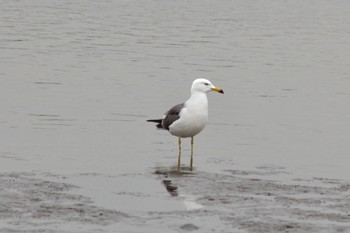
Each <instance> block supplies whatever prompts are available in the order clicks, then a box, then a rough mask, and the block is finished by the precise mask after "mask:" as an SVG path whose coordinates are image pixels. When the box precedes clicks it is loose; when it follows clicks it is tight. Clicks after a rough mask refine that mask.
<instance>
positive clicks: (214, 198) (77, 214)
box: [0, 167, 350, 233]
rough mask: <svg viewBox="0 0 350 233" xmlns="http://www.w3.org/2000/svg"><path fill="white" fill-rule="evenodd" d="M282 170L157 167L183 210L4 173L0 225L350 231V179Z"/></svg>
mask: <svg viewBox="0 0 350 233" xmlns="http://www.w3.org/2000/svg"><path fill="white" fill-rule="evenodd" d="M281 174H282V175H286V171H285V170H284V169H283V168H281V167H277V168H276V167H261V168H258V169H257V170H256V171H242V170H228V171H225V172H224V173H223V174H215V173H206V172H186V171H183V172H180V173H178V172H177V171H172V170H169V169H165V168H164V169H158V170H155V172H154V174H148V175H149V176H151V177H153V178H154V179H156V180H158V183H159V186H158V188H159V189H164V190H166V191H167V192H168V195H169V198H174V199H176V200H177V201H178V202H179V203H183V205H184V207H183V209H182V210H181V209H177V210H171V211H166V210H160V211H146V210H145V209H144V207H140V208H139V210H138V211H133V212H130V211H129V213H128V211H127V210H126V211H125V212H123V211H118V210H115V209H114V208H111V209H109V208H102V207H100V206H97V205H95V203H94V201H93V200H91V198H89V197H87V196H84V195H81V194H77V193H79V189H80V188H81V187H79V186H76V185H72V184H69V183H66V182H65V181H66V180H67V179H68V180H69V178H67V177H60V176H57V175H53V174H36V173H2V174H1V176H0V206H1V209H0V217H1V232H164V230H166V231H170V232H266V233H267V232H349V231H350V212H349V209H350V183H349V182H345V181H341V180H336V179H324V178H313V179H303V180H301V179H292V180H289V181H288V182H285V181H284V182H281V181H276V180H272V179H271V177H273V176H278V175H281ZM287 175H288V174H287ZM80 176H88V177H90V178H91V177H92V176H94V177H96V176H102V177H104V176H103V175H98V174H81V175H80ZM114 178H115V179H118V177H114ZM53 179H54V180H56V181H53ZM112 179H113V178H112ZM141 179H142V178H141ZM58 180H60V182H58ZM158 191H160V190H158ZM115 195H116V196H120V197H121V196H123V195H128V196H137V197H138V198H139V199H145V200H146V198H145V196H147V195H146V194H145V193H142V191H141V192H140V190H139V191H138V192H130V193H117V194H115ZM116 199H118V197H116ZM154 226H157V227H154Z"/></svg>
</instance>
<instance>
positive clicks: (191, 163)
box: [190, 137, 194, 171]
mask: <svg viewBox="0 0 350 233" xmlns="http://www.w3.org/2000/svg"><path fill="white" fill-rule="evenodd" d="M193 144H194V137H192V138H191V162H190V169H191V171H192V166H193Z"/></svg>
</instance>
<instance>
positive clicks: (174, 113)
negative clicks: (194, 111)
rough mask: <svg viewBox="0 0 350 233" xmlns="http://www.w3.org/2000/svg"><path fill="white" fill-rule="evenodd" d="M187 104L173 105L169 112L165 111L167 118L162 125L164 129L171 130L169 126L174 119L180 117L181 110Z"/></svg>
mask: <svg viewBox="0 0 350 233" xmlns="http://www.w3.org/2000/svg"><path fill="white" fill-rule="evenodd" d="M184 106H185V104H178V105H175V106H174V107H172V108H171V109H170V110H169V111H168V112H167V113H165V118H164V119H163V121H162V126H163V128H164V129H166V130H169V126H170V125H171V124H172V123H174V121H176V120H178V119H179V118H180V115H179V114H180V111H181V109H183V108H184Z"/></svg>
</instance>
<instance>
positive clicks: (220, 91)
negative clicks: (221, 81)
mask: <svg viewBox="0 0 350 233" xmlns="http://www.w3.org/2000/svg"><path fill="white" fill-rule="evenodd" d="M211 90H212V91H216V92H219V93H221V94H224V91H223V90H222V89H221V88H220V87H213V88H212V89H211Z"/></svg>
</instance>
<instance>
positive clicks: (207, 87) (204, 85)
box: [191, 78, 224, 94]
mask: <svg viewBox="0 0 350 233" xmlns="http://www.w3.org/2000/svg"><path fill="white" fill-rule="evenodd" d="M210 91H216V92H219V93H221V94H224V91H223V90H222V89H221V88H220V87H215V86H214V85H213V84H212V83H211V82H210V81H209V80H207V79H204V78H198V79H196V80H194V81H193V83H192V87H191V93H193V92H204V93H208V92H210Z"/></svg>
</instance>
